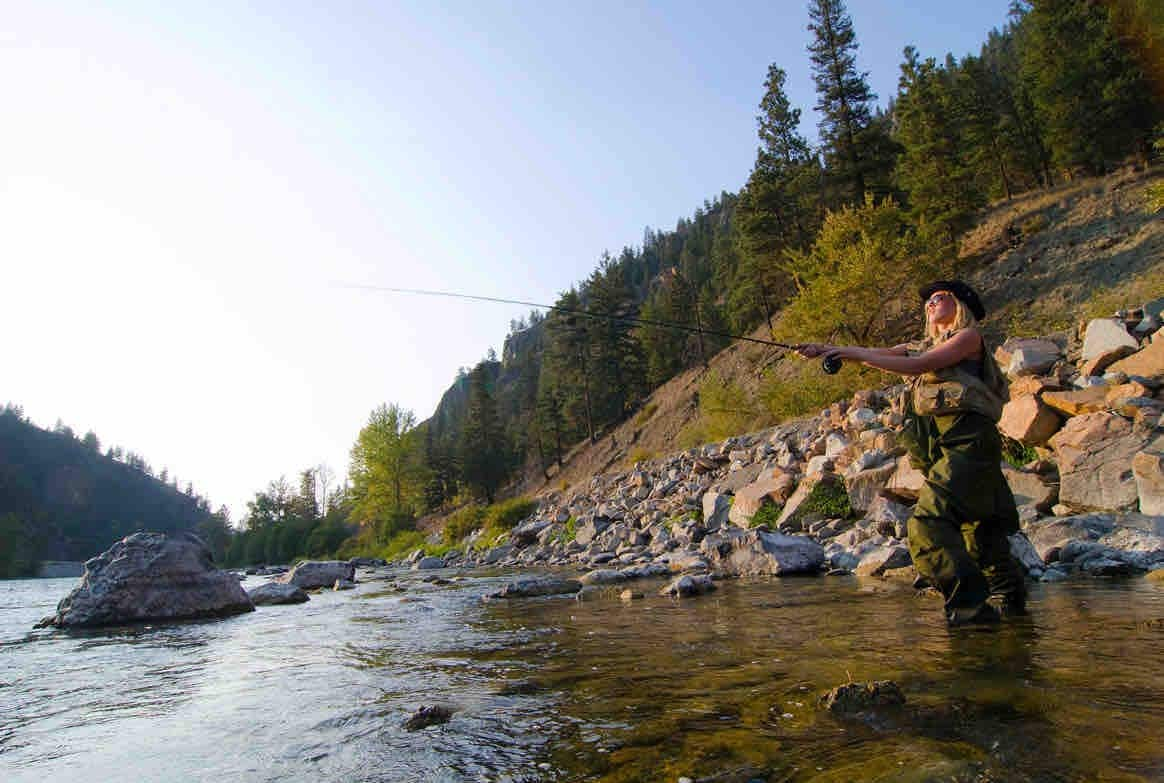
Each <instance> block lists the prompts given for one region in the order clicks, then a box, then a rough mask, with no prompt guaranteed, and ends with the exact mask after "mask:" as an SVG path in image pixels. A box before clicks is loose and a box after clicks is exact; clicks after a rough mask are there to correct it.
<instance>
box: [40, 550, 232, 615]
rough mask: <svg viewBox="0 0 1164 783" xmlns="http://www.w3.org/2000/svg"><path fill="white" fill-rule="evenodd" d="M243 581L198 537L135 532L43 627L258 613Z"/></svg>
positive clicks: (96, 565)
mask: <svg viewBox="0 0 1164 783" xmlns="http://www.w3.org/2000/svg"><path fill="white" fill-rule="evenodd" d="M254 608H255V607H254V604H253V603H252V602H251V599H250V598H248V597H247V594H246V591H245V590H243V588H242V585H240V584H239V583H238V579H236V578H235V577H234V575H233V574H231V573H229V572H227V571H220V570H219V569H217V568H215V567H214V561H213V557H212V555H211V554H210V550H209V549H208V548H207V546H206V544H205V543H203V541H202V539H200V538H198V536H196V535H194V534H193V533H178V534H175V535H166V534H165V533H134V534H133V535H132V536H127V537H126V538H123V539H121V540H120V541H118V542H117V543H116V544H114V545H113V546H112V547H110V548H109V549H108V550H106V551H105V552H102V553H101V554H100V555H98V556H97V557H94V558H92V559H91V560H89V561H88V562H86V563H85V573H84V575H82V577H81V583H80V584H79V585H78V586H77V587H75V588H74V589H73V591H72V592H71V593H69V594H68V595H67V596H65V598H64V599H62V600H61V602H60V603H59V604H57V611H56V614H55V615H51V616H49V617H46V618H44V619H43V620H41V621H40V622H39V623H37V626H38V627H44V626H48V625H52V626H57V627H59V628H72V627H85V626H99V625H113V624H119V623H130V622H143V621H146V620H183V619H190V618H197V617H223V616H227V615H232V614H239V613H241V612H251V611H254Z"/></svg>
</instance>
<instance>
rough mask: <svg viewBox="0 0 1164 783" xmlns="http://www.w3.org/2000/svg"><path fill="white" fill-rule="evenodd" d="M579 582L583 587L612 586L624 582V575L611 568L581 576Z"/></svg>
mask: <svg viewBox="0 0 1164 783" xmlns="http://www.w3.org/2000/svg"><path fill="white" fill-rule="evenodd" d="M579 581H581V582H582V584H584V585H612V584H617V583H619V582H625V581H626V574H624V573H622V572H621V571H615V570H614V569H611V568H600V569H598V570H596V571H590V572H589V573H586V574H583V575H582V576H581V578H580V579H579Z"/></svg>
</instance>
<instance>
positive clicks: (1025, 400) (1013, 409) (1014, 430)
mask: <svg viewBox="0 0 1164 783" xmlns="http://www.w3.org/2000/svg"><path fill="white" fill-rule="evenodd" d="M1062 423H1063V420H1062V419H1061V418H1059V416H1058V415H1057V414H1056V413H1055V412H1054V411H1053V410H1052V409H1051V408H1050V407H1048V406H1047V405H1045V404H1044V403H1043V402H1042V401H1041V400H1040V399H1039V398H1038V397H1036V396H1035V395H1033V394H1025V395H1023V396H1021V397H1015V396H1013V394H1012V396H1011V399H1010V402H1008V403H1007V404H1006V405H1004V406H1003V408H1002V418H1001V419H1000V420H999V422H998V431H999V432H1001V433H1002V434H1003V435H1006V436H1007V437H1008V438H1013V439H1014V440H1017V441H1019V442H1020V443H1025V444H1026V445H1028V446H1041V445H1042V444H1044V443H1046V442H1047V440H1048V439H1049V438H1050V437H1051V436H1052V435H1054V434H1055V433H1056V432H1057V431H1058V430H1059V427H1060V426H1061V425H1062Z"/></svg>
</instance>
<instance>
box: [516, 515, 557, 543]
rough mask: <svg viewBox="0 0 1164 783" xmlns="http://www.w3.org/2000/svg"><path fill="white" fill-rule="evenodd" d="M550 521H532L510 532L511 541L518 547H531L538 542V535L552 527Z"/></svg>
mask: <svg viewBox="0 0 1164 783" xmlns="http://www.w3.org/2000/svg"><path fill="white" fill-rule="evenodd" d="M552 524H553V522H551V521H550V520H548V519H531V520H529V521H528V522H524V523H523V524H520V525H518V526H517V527H515V528H514V529H513V530H511V531H509V540H510V541H512V542H513V543H514V544H515V545H516V546H519V547H522V546H529V545H530V544H532V543H534V542H535V541H537V540H538V535H540V534H541V532H542V531H543V530H545V529H546V528H548V527H549V526H550V525H552Z"/></svg>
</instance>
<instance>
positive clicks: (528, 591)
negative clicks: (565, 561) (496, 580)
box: [484, 576, 582, 600]
mask: <svg viewBox="0 0 1164 783" xmlns="http://www.w3.org/2000/svg"><path fill="white" fill-rule="evenodd" d="M581 589H582V583H581V582H579V581H578V580H577V579H563V578H561V577H557V576H536V577H527V578H524V579H518V580H517V581H516V582H510V583H509V584H507V585H505V586H504V587H502V588H501V589H500V590H495V591H494V592H492V593H489V594H488V595H486V596H484V599H485V600H490V599H495V598H531V597H535V596H540V595H567V594H572V593H576V592H578V591H579V590H581Z"/></svg>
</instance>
